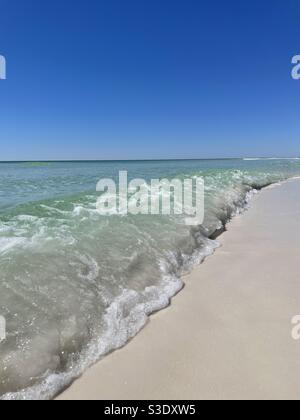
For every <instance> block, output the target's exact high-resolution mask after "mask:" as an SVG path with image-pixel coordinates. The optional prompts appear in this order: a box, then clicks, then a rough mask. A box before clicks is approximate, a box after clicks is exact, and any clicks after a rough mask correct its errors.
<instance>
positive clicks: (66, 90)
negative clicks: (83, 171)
mask: <svg viewBox="0 0 300 420" xmlns="http://www.w3.org/2000/svg"><path fill="white" fill-rule="evenodd" d="M0 54H2V55H4V56H5V57H6V60H7V80H5V81H3V80H0V146H1V149H0V160H34V159H35V160H42V159H138V158H146V159H151V158H207V157H230V156H233V157H236V156H258V155H261V156H262V155H263V156H275V155H277V156H296V155H297V156H299V155H300V118H299V117H300V81H294V80H293V79H292V78H291V69H292V65H291V59H292V57H293V56H294V55H296V54H300V0H284V1H283V0H263V1H261V0H260V1H259V0H252V1H240V0H227V1H224V0H215V1H212V0H211V1H208V0H126V1H125V0H87V1H85V2H84V1H79V0H63V1H62V0H51V1H48V0H43V1H41V0H26V1H25V0H0Z"/></svg>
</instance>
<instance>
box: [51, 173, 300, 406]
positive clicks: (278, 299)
mask: <svg viewBox="0 0 300 420" xmlns="http://www.w3.org/2000/svg"><path fill="white" fill-rule="evenodd" d="M299 216H300V180H299V179H292V180H289V181H287V182H284V183H282V184H280V185H279V184H277V185H273V186H271V187H268V188H265V189H263V190H262V191H261V192H260V193H258V194H257V195H255V196H254V198H252V201H251V206H250V208H249V209H248V210H247V211H246V212H244V213H243V214H239V215H237V216H236V217H235V218H234V219H233V220H232V221H231V222H230V223H229V224H228V228H227V231H226V232H225V233H224V234H222V235H221V236H220V237H219V238H218V240H219V242H220V244H221V247H219V248H218V249H217V250H216V252H215V254H214V255H212V256H210V257H208V258H207V259H206V260H205V262H204V263H203V264H201V265H198V266H197V267H195V268H194V269H193V270H192V272H191V273H190V274H188V275H186V276H185V277H184V278H183V280H184V283H185V287H184V289H183V290H182V291H181V292H180V293H178V294H177V296H175V297H174V298H173V299H172V303H171V305H170V306H169V307H168V308H166V309H165V310H162V311H160V312H158V313H156V314H154V315H152V316H151V317H150V319H149V321H148V324H147V325H146V326H145V327H144V328H143V329H142V331H141V332H140V333H139V334H137V336H136V337H134V338H133V339H132V340H131V341H130V342H129V343H128V344H127V345H126V346H125V347H123V348H121V349H120V350H116V351H114V352H112V353H111V354H109V355H108V356H106V357H104V358H103V359H102V360H101V361H100V362H98V363H97V364H95V365H94V366H92V367H91V368H90V369H88V370H87V371H86V372H85V373H84V374H83V375H82V376H81V377H80V378H79V379H78V380H76V381H75V382H74V383H73V384H72V385H71V386H70V387H69V388H68V389H67V390H66V391H65V392H63V393H62V394H61V395H60V396H59V397H58V399H60V400H73V399H297V398H299V395H300V357H299V354H300V341H295V340H293V339H292V334H291V332H292V324H291V320H292V318H293V317H294V316H295V315H297V314H299V313H300V299H299V296H300V279H299V247H300V235H299V231H300V217H299Z"/></svg>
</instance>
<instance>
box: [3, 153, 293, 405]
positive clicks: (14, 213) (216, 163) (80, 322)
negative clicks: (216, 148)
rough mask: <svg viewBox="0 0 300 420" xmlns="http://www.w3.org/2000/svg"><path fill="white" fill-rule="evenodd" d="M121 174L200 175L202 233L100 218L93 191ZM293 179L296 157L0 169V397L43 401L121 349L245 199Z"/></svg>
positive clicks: (168, 220) (176, 221)
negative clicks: (0, 333) (1, 331)
mask: <svg viewBox="0 0 300 420" xmlns="http://www.w3.org/2000/svg"><path fill="white" fill-rule="evenodd" d="M121 170H126V171H128V176H129V177H130V178H143V179H146V180H150V179H152V178H169V179H173V178H174V177H179V178H180V179H183V178H187V177H195V176H201V177H203V178H204V181H205V219H204V223H203V225H202V226H193V227H191V226H186V225H185V224H184V223H183V222H182V218H181V217H176V216H174V215H170V216H159V215H156V216H155V215H135V216H134V215H130V214H128V215H127V216H125V217H120V216H117V215H115V216H107V217H104V216H100V215H99V214H98V213H97V211H96V202H97V198H98V195H97V193H96V184H97V182H98V181H99V179H101V178H112V179H115V180H117V177H118V173H119V171H121ZM297 175H300V161H299V160H298V159H272V160H271V159H247V160H243V159H235V160H190V161H184V160H182V161H124V162H121V161H116V162H19V163H18V162H17V163H0V316H1V317H4V318H5V321H6V339H5V340H4V341H2V342H1V343H0V398H3V399H24V398H33V399H49V398H52V397H53V396H55V394H57V393H58V392H59V391H60V390H61V389H62V388H63V387H65V386H66V385H68V384H69V383H70V382H71V381H72V380H73V379H74V378H75V377H77V376H78V375H80V374H81V373H82V372H83V371H84V370H85V369H86V368H87V367H88V366H90V365H91V364H92V363H94V362H95V361H97V360H99V359H100V358H101V357H103V356H105V354H107V353H108V352H110V351H112V350H114V349H116V348H119V347H121V346H123V345H125V344H126V342H127V341H128V340H129V339H130V338H132V337H133V336H134V335H136V334H137V333H138V332H139V331H140V330H141V328H142V327H143V326H144V325H145V324H146V323H147V320H148V317H149V315H150V314H151V313H153V312H154V311H157V310H159V309H162V308H164V307H166V306H167V305H168V304H169V302H170V298H171V297H172V296H174V295H175V294H176V293H177V292H179V291H180V289H181V288H182V287H183V282H182V280H181V276H182V274H183V273H185V272H187V271H188V270H189V269H190V268H191V267H192V266H193V265H194V264H197V263H200V262H202V261H203V259H204V258H205V257H206V256H207V255H210V254H211V253H212V252H213V251H214V249H215V248H216V247H217V246H218V242H217V241H216V237H217V234H218V233H220V232H222V230H223V229H224V227H225V225H226V223H227V222H228V221H229V220H230V219H231V217H232V216H234V215H235V214H236V213H237V212H240V211H241V210H243V209H244V208H245V207H246V206H247V204H248V201H249V198H250V197H251V194H252V193H253V192H254V191H256V190H258V189H261V188H263V187H265V186H267V185H270V184H272V183H276V182H280V181H283V180H285V179H287V178H289V177H292V176H297ZM199 281H201V279H199Z"/></svg>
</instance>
